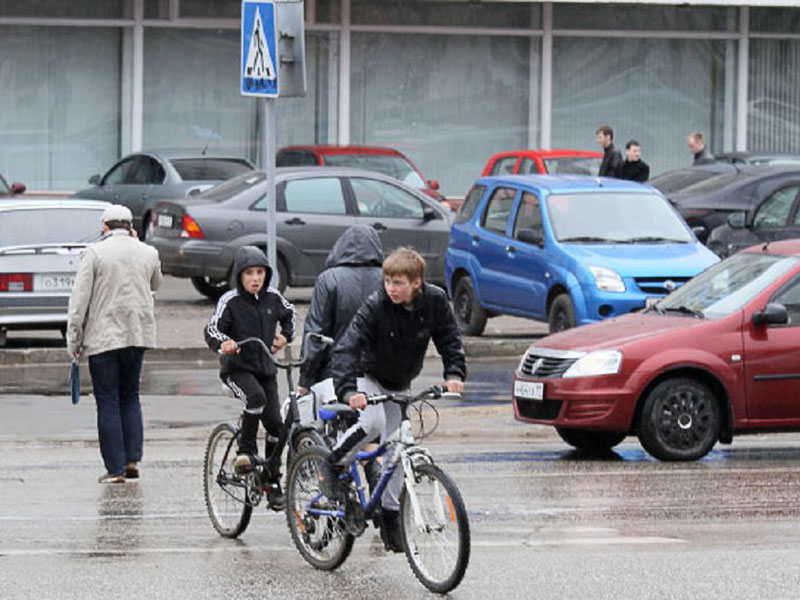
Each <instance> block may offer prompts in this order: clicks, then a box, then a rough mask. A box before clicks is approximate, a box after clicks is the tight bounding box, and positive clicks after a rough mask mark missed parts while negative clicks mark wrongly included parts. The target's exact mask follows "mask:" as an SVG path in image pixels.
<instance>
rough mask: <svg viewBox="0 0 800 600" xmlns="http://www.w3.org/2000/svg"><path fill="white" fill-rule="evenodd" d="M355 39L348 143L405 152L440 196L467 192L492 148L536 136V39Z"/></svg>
mask: <svg viewBox="0 0 800 600" xmlns="http://www.w3.org/2000/svg"><path fill="white" fill-rule="evenodd" d="M352 39H353V51H352V67H351V80H352V91H351V102H352V105H351V112H350V122H351V143H353V144H371V145H372V144H374V145H382V146H390V147H393V148H396V149H398V150H400V151H401V152H402V153H403V154H405V155H406V156H407V157H408V158H409V159H410V160H411V161H412V162H413V163H414V164H415V165H417V167H418V168H419V170H420V171H421V172H422V175H423V177H425V178H426V179H435V180H438V181H439V182H440V185H441V191H442V193H443V194H445V195H453V196H456V195H461V194H463V193H464V192H465V191H466V190H467V189H468V188H469V186H470V185H471V184H472V183H473V182H474V181H475V177H476V176H477V175H478V174H479V173H480V171H481V168H482V167H483V165H485V164H486V161H487V160H488V159H489V157H490V156H491V155H492V154H495V153H497V152H503V151H508V150H510V149H513V148H524V147H526V146H528V140H529V139H533V140H535V139H537V137H538V130H537V124H538V104H537V99H538V91H536V90H535V88H534V89H533V90H531V91H530V92H529V90H530V83H529V77H531V78H532V81H534V82H536V81H538V71H537V70H536V69H538V65H539V61H540V59H539V56H538V48H539V41H538V40H535V41H533V42H532V41H531V39H530V38H505V37H502V38H501V37H491V36H460V35H459V36H443V35H436V36H432V35H411V34H409V35H390V34H353V38H352ZM532 43H533V44H535V51H532V49H531V44H532ZM422 65H424V68H421V66H422ZM532 67H533V69H534V70H533V72H532ZM529 93H530V94H531V96H530V100H532V101H533V103H532V104H531V103H529ZM592 135H593V131H592ZM591 139H593V138H591Z"/></svg>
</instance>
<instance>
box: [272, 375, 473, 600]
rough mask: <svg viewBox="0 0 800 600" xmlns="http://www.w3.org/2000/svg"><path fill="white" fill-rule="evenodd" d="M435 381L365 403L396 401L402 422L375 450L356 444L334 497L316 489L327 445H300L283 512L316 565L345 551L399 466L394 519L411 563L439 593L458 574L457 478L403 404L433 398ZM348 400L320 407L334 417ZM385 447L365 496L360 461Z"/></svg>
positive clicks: (333, 561) (330, 562)
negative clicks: (422, 438) (382, 465)
mask: <svg viewBox="0 0 800 600" xmlns="http://www.w3.org/2000/svg"><path fill="white" fill-rule="evenodd" d="M442 395H443V392H442V388H441V387H439V386H434V387H432V388H429V389H427V390H425V391H424V392H422V393H420V394H418V395H416V396H408V395H405V394H382V395H377V396H371V397H369V398H368V399H367V402H368V403H370V404H378V403H380V402H395V403H397V404H398V405H399V406H400V409H401V414H402V421H401V425H400V428H399V429H398V430H397V431H396V432H395V433H394V434H393V435H392V436H391V438H390V439H389V440H387V441H386V442H385V443H383V444H381V446H380V447H379V448H378V449H377V450H376V451H374V452H359V453H358V454H357V455H356V457H355V459H354V460H353V462H352V463H351V464H350V466H349V469H348V470H347V471H346V472H345V473H344V474H343V475H342V476H341V478H342V483H344V485H345V486H346V488H347V493H346V495H345V500H344V501H341V502H340V501H334V500H331V499H329V498H327V497H326V496H325V495H323V493H322V492H321V491H320V487H319V474H320V473H321V472H322V471H321V463H322V462H323V461H324V460H326V457H327V455H328V450H327V449H325V448H322V447H314V448H306V449H304V450H302V451H301V452H299V453H298V454H297V456H296V457H295V460H294V461H293V462H292V464H291V466H290V468H289V475H288V477H287V479H286V519H287V522H288V525H289V531H290V532H291V534H292V539H293V540H294V543H295V546H297V549H298V550H299V551H300V554H301V555H302V556H303V558H305V559H306V561H308V563H310V564H311V565H313V566H314V567H316V568H318V569H323V570H326V571H332V570H333V569H335V568H337V567H338V566H340V565H341V564H342V563H343V562H344V561H345V560H346V559H347V557H348V556H349V554H350V551H351V550H352V548H353V542H354V541H355V538H356V537H357V536H359V535H361V534H362V533H363V532H364V530H365V528H366V526H367V523H368V521H369V519H371V518H372V517H373V516H374V514H375V511H376V510H377V509H378V507H379V506H380V499H381V496H382V495H383V491H384V490H385V489H386V485H387V483H388V482H389V478H390V477H391V476H392V473H394V471H395V469H398V468H399V469H402V470H403V491H402V493H401V496H400V523H401V530H402V537H403V545H404V550H405V553H406V558H407V559H408V564H409V565H410V566H411V570H412V571H413V572H414V575H416V577H417V579H419V581H420V582H421V583H422V584H423V585H424V586H425V587H426V588H428V589H429V590H431V591H433V592H437V593H440V594H444V593H447V592H449V591H451V590H453V589H454V588H455V587H456V586H457V585H458V584H459V583H460V582H461V580H462V578H463V577H464V573H465V572H466V570H467V565H468V563H469V555H470V530H469V519H468V518H467V510H466V508H465V506H464V501H463V500H462V498H461V493H460V492H459V490H458V487H457V486H456V484H455V482H454V481H453V480H452V479H451V478H450V476H449V475H447V474H446V473H445V472H444V471H443V470H442V469H441V468H440V467H438V466H437V465H435V464H434V461H433V457H432V456H431V454H430V452H429V451H428V450H427V449H426V448H423V447H421V446H419V445H418V444H417V442H416V441H415V439H414V436H413V434H412V427H411V422H410V419H409V417H408V407H409V406H410V405H411V404H412V403H415V402H418V401H420V400H424V399H425V398H438V397H441V396H442ZM349 412H351V411H350V410H349V408H348V407H344V406H331V407H326V408H325V409H323V410H321V411H320V413H321V415H322V416H323V418H327V419H339V418H341V417H342V416H343V415H345V414H347V413H349ZM384 454H386V455H387V456H388V458H387V466H386V469H385V471H384V473H383V475H382V476H381V479H380V481H379V482H378V484H377V486H376V488H375V490H374V492H373V494H372V495H371V496H370V497H367V496H366V494H365V491H364V485H363V479H362V477H361V474H360V473H359V469H358V463H359V461H362V460H368V459H370V458H374V457H376V456H381V455H384Z"/></svg>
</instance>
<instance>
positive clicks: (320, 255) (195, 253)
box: [148, 167, 451, 298]
mask: <svg viewBox="0 0 800 600" xmlns="http://www.w3.org/2000/svg"><path fill="white" fill-rule="evenodd" d="M276 190H277V194H276V204H277V212H278V219H277V222H276V233H277V255H278V257H277V258H278V264H277V267H276V269H275V272H276V273H277V275H278V286H277V287H278V288H279V289H281V290H282V289H284V288H285V287H286V286H287V285H291V286H293V287H304V286H311V285H313V284H314V279H315V278H316V277H317V275H319V274H320V273H321V272H322V271H323V270H324V269H325V259H326V258H327V256H328V253H329V252H330V250H331V248H332V247H333V244H334V242H335V241H336V240H337V239H338V238H339V236H340V235H341V234H342V233H343V232H344V230H345V229H347V228H348V227H350V226H351V225H356V224H365V225H370V226H372V227H374V228H375V230H376V231H378V234H379V235H380V237H381V242H382V243H383V247H384V250H385V251H386V252H389V251H391V250H392V249H393V248H396V247H398V246H411V247H413V248H415V249H416V250H417V251H418V252H420V254H422V255H423V256H424V257H425V260H426V261H427V263H428V270H427V274H426V278H427V279H428V280H429V281H431V282H433V283H438V284H440V285H443V284H444V254H445V251H446V249H447V242H448V239H449V235H450V218H451V217H450V215H451V211H450V210H448V209H447V208H446V207H444V206H442V205H440V204H439V203H437V202H436V201H434V200H432V199H431V198H428V197H427V196H426V195H425V194H422V193H421V192H419V191H417V190H415V189H413V188H411V187H409V186H407V185H404V184H403V183H401V182H399V181H397V180H395V179H393V178H391V177H387V176H385V175H381V174H380V173H374V172H371V171H362V170H356V169H344V168H328V167H313V168H311V167H300V168H285V169H278V170H277V177H276ZM266 206H267V198H266V184H265V183H264V174H263V172H260V171H256V172H253V173H248V174H244V175H240V176H239V177H235V178H233V179H231V180H229V181H226V182H224V183H221V184H219V185H217V186H215V187H214V188H211V189H210V190H208V191H206V192H203V193H201V194H199V195H197V196H193V197H190V198H183V199H180V200H174V201H163V202H159V203H158V204H157V205H155V207H154V212H153V214H154V224H155V228H154V230H153V233H152V235H151V236H150V238H149V239H148V241H149V242H150V243H151V244H152V245H153V246H155V247H156V248H157V249H158V252H159V255H160V256H161V268H162V271H163V272H164V273H166V274H170V275H175V276H178V277H191V278H192V282H193V283H194V286H195V288H197V290H198V291H199V292H200V293H202V294H204V295H206V296H208V297H209V298H217V297H219V295H221V294H222V293H223V292H224V291H225V290H226V289H228V285H227V284H228V274H229V271H230V267H231V265H232V264H233V254H234V252H235V250H236V248H238V247H240V246H243V245H247V244H250V245H255V246H260V247H261V248H266V239H267V235H266V230H267V223H266Z"/></svg>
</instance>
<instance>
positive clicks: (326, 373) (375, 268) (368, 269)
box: [297, 225, 383, 401]
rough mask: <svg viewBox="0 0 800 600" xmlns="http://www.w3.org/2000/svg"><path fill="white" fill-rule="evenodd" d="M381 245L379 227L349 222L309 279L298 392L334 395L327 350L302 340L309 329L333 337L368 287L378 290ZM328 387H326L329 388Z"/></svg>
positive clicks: (331, 397)
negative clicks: (310, 288) (310, 290)
mask: <svg viewBox="0 0 800 600" xmlns="http://www.w3.org/2000/svg"><path fill="white" fill-rule="evenodd" d="M381 263H383V245H382V244H381V239H380V237H378V233H377V232H376V231H375V229H373V228H372V227H370V226H368V225H354V226H353V227H350V228H348V229H347V230H346V231H345V232H344V233H343V234H342V235H341V236H340V237H339V239H338V240H336V243H335V244H334V245H333V248H332V249H331V252H330V254H328V260H327V261H326V263H325V267H326V268H325V270H324V271H323V272H322V273H321V274H320V276H319V277H317V280H316V281H315V282H314V292H313V293H312V295H311V305H310V306H309V308H308V314H307V315H306V319H305V323H304V326H303V339H304V342H303V344H304V348H303V356H305V357H306V362H305V363H303V365H302V366H301V367H300V379H299V381H298V388H297V391H298V393H299V394H300V395H301V396H302V395H304V394H306V393H308V390H309V389H310V388H311V386H312V385H315V384H321V383H322V382H325V383H326V384H327V385H325V386H322V385H319V386H315V390H314V391H315V392H317V393H319V394H322V395H323V396H324V397H323V398H321V400H323V401H328V400H334V399H335V393H334V391H333V382H332V380H331V379H330V378H331V352H330V348H329V347H322V346H321V345H320V344H319V343H318V342H314V341H308V345H307V347H306V346H305V345H306V343H307V342H306V340H307V339H308V338H307V336H308V334H309V333H319V334H322V335H325V336H327V337H330V338H333V339H334V340H338V339H339V338H340V337H342V334H343V333H344V331H345V329H347V326H348V325H349V324H350V321H351V320H352V318H353V315H354V314H356V311H357V310H358V309H359V307H360V306H361V305H362V304H363V303H364V300H365V299H366V298H368V297H369V295H370V294H372V292H374V291H376V290H379V289H380V287H381V282H382V281H383V275H382V271H381ZM327 388H330V390H329V391H328V389H327Z"/></svg>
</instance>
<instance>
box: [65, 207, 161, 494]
mask: <svg viewBox="0 0 800 600" xmlns="http://www.w3.org/2000/svg"><path fill="white" fill-rule="evenodd" d="M101 221H102V230H103V237H102V238H101V239H100V241H99V242H97V243H96V244H93V245H92V246H90V247H89V248H87V249H86V251H85V252H84V254H83V257H82V259H81V266H80V268H79V269H78V273H77V275H76V278H75V286H74V287H73V288H72V295H71V296H70V299H69V322H68V324H67V349H68V351H69V354H70V356H73V357H76V358H77V357H80V356H82V355H86V356H88V357H89V372H90V373H91V375H92V388H93V390H94V396H95V401H96V403H97V431H98V435H99V438H100V453H101V454H102V456H103V462H104V463H105V467H106V473H105V474H104V475H102V476H101V477H100V479H99V480H98V481H99V482H100V483H124V482H125V479H136V478H138V477H139V467H138V462H139V461H140V460H141V458H142V444H143V427H142V410H141V406H140V404H139V375H140V372H141V368H142V359H143V357H144V351H145V349H146V348H152V347H154V346H155V345H156V320H155V310H154V305H153V295H152V293H151V292H153V291H155V290H156V289H158V286H159V285H160V284H161V265H160V263H159V260H158V252H157V251H156V249H155V248H153V247H151V246H147V245H146V244H143V243H142V242H140V241H139V238H138V237H137V235H136V231H135V230H134V229H133V226H132V222H133V215H132V214H131V211H130V210H129V209H128V208H127V207H125V206H121V205H119V204H114V205H112V206H110V207H109V208H107V209H106V210H105V212H104V213H103V217H102V219H101Z"/></svg>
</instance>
